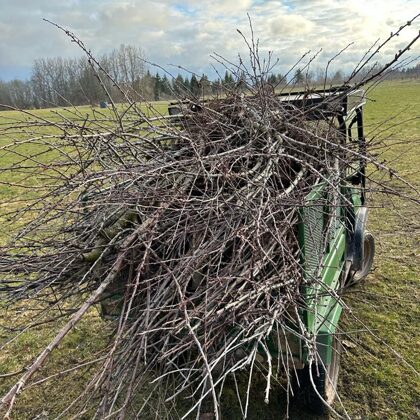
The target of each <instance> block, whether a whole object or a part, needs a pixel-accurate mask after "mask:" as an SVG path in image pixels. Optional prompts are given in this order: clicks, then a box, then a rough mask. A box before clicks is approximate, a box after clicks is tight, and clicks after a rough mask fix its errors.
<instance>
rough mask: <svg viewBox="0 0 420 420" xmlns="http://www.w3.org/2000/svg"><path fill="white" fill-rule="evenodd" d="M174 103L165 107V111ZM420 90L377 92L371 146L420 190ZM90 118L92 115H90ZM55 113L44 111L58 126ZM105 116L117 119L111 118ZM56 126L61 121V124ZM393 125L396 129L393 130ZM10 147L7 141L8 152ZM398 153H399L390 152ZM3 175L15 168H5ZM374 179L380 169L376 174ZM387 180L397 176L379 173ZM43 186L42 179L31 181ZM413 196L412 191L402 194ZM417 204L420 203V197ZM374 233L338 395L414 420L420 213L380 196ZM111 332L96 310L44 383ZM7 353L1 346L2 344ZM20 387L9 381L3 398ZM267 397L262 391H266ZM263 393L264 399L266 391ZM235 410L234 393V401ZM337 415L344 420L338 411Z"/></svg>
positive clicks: (3, 359)
mask: <svg viewBox="0 0 420 420" xmlns="http://www.w3.org/2000/svg"><path fill="white" fill-rule="evenodd" d="M166 105H167V104H165V103H161V104H158V105H157V107H158V109H159V111H160V112H163V110H164V108H165V107H166ZM419 109H420V83H419V82H417V83H416V82H392V83H391V82H386V83H383V84H381V85H380V86H378V87H377V88H375V89H374V90H372V91H371V92H370V93H369V101H368V103H367V105H366V109H365V123H366V134H367V137H368V139H369V140H372V139H373V140H374V139H375V136H376V135H378V136H380V137H382V138H384V139H385V140H384V143H383V145H382V146H381V148H380V149H378V153H382V154H383V155H382V158H383V160H384V162H385V163H386V164H387V165H389V166H392V167H393V168H394V169H396V170H397V171H398V173H399V174H400V175H401V176H402V177H404V178H405V179H406V180H408V181H410V182H411V183H412V184H415V185H416V186H417V188H420V168H419V159H420V116H419ZM79 110H80V112H81V113H87V114H89V113H90V112H92V111H91V110H90V109H89V108H88V107H86V108H84V107H81V108H79ZM51 112H55V111H51V110H44V111H36V113H37V115H41V116H45V117H47V116H48V117H50V116H51V115H52V114H51ZM105 112H110V111H109V110H107V111H105ZM19 118H21V116H20V115H18V114H17V113H14V112H3V113H0V124H2V123H6V122H9V123H10V121H11V120H13V119H19ZM57 118H60V116H59V115H57ZM384 121H387V122H386V123H384ZM5 142H7V139H0V145H1V144H4V143H5ZM388 146H390V147H388ZM0 159H3V160H2V162H1V166H4V165H7V164H9V163H10V162H6V161H4V159H5V155H1V154H0ZM371 170H373V168H371ZM373 176H374V178H375V179H376V180H378V181H380V180H381V182H382V178H383V181H384V182H388V179H387V178H389V177H387V176H385V177H383V176H382V175H381V174H380V173H375V174H374V175H373ZM28 182H36V180H28ZM401 191H402V192H405V193H407V194H410V195H411V196H415V193H414V192H413V191H409V190H408V189H406V190H405V191H403V190H401ZM13 194H14V191H13V190H11V189H10V187H8V186H7V185H0V201H2V200H4V199H5V198H8V197H10V196H12V195H13ZM417 198H418V196H417ZM370 204H372V207H373V208H372V209H371V210H370V220H369V229H370V230H371V231H372V232H373V233H374V235H375V238H376V244H377V257H376V263H375V270H374V272H373V273H372V274H371V275H370V276H369V277H368V278H367V279H366V281H364V282H363V283H362V284H361V285H359V286H357V287H355V288H354V289H352V291H351V292H350V293H348V294H347V297H346V301H347V303H348V304H349V305H350V306H351V307H352V313H351V314H347V315H346V316H345V317H344V318H343V323H342V328H343V330H344V331H346V332H348V335H347V337H346V339H347V341H348V342H354V343H355V344H356V346H347V347H345V349H344V354H343V355H342V365H341V374H340V383H339V393H340V397H341V401H342V404H343V406H344V407H345V409H346V411H347V414H348V415H349V416H350V417H351V418H358V419H415V418H419V417H420V412H419V404H418V403H419V400H418V395H419V391H420V389H419V376H418V373H416V371H418V370H419V368H420V366H419V364H420V358H419V350H418V349H419V340H418V326H419V325H420V313H419V308H418V304H417V302H418V300H419V299H418V298H419V296H418V281H419V271H420V251H419V247H420V239H419V238H420V235H419V234H420V226H419V216H418V215H419V205H418V204H415V203H414V202H412V201H409V200H407V199H400V198H398V197H395V196H394V197H389V196H383V195H380V194H375V195H374V196H373V197H371V201H370ZM2 316H3V318H2V320H1V323H0V325H1V326H0V336H1V341H0V343H2V342H4V341H5V340H7V339H8V338H9V339H10V338H11V337H12V336H14V335H15V334H14V333H13V331H11V330H10V329H11V328H14V327H16V326H17V325H19V324H22V323H24V322H25V318H27V316H28V314H27V313H26V312H25V307H21V308H20V313H19V315H18V316H16V314H15V313H12V312H7V311H4V310H3V311H2ZM58 328H59V325H57V324H52V325H49V324H47V326H39V327H36V328H34V329H32V330H31V331H27V332H24V333H23V334H21V335H19V336H18V337H17V338H16V339H15V340H14V341H13V342H12V343H9V344H7V345H6V346H4V347H3V346H2V347H0V375H2V374H5V373H9V372H11V371H19V370H21V369H22V368H23V367H24V366H26V365H27V364H28V363H29V362H30V361H31V360H32V359H33V357H34V356H35V355H36V354H37V353H38V351H40V350H41V349H42V348H43V346H45V345H46V344H47V343H48V341H49V340H50V339H51V337H53V335H54V332H55V331H57V330H58ZM110 333H111V327H110V326H109V324H107V323H105V322H103V321H102V320H101V319H100V318H99V316H98V314H97V313H96V311H95V310H94V309H93V310H91V312H90V313H89V316H88V317H86V319H85V320H84V321H82V322H81V323H80V324H79V326H78V327H77V328H76V330H75V331H74V332H73V333H72V334H70V335H69V336H68V337H67V338H66V339H65V341H64V342H63V343H62V345H61V346H60V348H59V350H58V351H57V352H55V353H54V354H53V356H52V357H51V359H50V360H49V361H48V363H47V364H46V365H45V366H44V368H43V369H42V370H41V371H40V372H39V373H38V374H37V376H36V378H35V380H39V379H41V378H42V377H46V376H49V375H53V374H55V373H58V372H60V371H62V370H64V369H66V368H67V367H70V366H72V365H74V364H75V363H76V362H82V361H84V360H91V359H94V358H95V354H96V352H97V351H98V350H99V349H100V348H101V347H103V346H104V345H105V344H106V342H107V340H108V338H109V335H110ZM0 345H1V344H0ZM89 377H90V371H89V370H88V369H85V370H83V371H81V372H77V371H76V372H71V373H69V374H67V375H63V376H57V377H53V378H51V379H50V380H48V381H46V382H44V383H43V384H42V385H39V386H36V387H30V388H29V389H27V390H26V391H25V392H23V394H22V395H21V396H20V398H19V400H18V402H17V404H16V410H15V412H14V418H15V419H33V418H36V417H37V416H39V417H37V418H42V419H49V418H54V414H57V413H59V412H60V411H61V410H62V409H64V408H65V407H66V406H67V405H68V404H69V402H70V401H72V399H73V398H74V397H75V396H76V395H77V394H78V393H79V392H80V391H81V390H82V387H83V385H84V384H86V383H87V381H88V379H89ZM15 379H16V378H15V377H13V378H2V377H1V376H0V394H3V393H4V392H5V391H6V390H7V389H8V386H10V384H11V383H13V381H14V380H15ZM261 388H263V385H261ZM273 391H274V392H275V393H277V395H273V397H272V399H271V402H270V404H269V406H266V405H265V404H264V403H263V402H262V395H259V394H260V390H259V387H258V384H257V385H256V389H255V393H253V395H254V399H253V401H252V406H251V410H250V413H251V417H250V418H251V419H254V418H255V419H259V420H269V419H278V418H282V416H283V415H284V413H285V410H284V404H285V397H284V395H282V394H281V390H280V388H279V389H274V390H273ZM261 394H262V391H261ZM226 398H227V401H229V394H228V395H227V397H226ZM336 409H337V411H339V412H341V413H344V411H343V408H342V407H341V405H340V404H339V403H338V404H336ZM290 414H291V418H296V419H299V418H302V419H308V418H310V416H309V414H307V413H302V412H297V411H293V410H292V412H291V413H290ZM84 418H89V415H88V414H86V416H85V417H84ZM224 418H226V419H236V418H237V419H240V416H239V412H238V411H237V410H235V409H234V408H233V407H227V411H226V412H225V417H224Z"/></svg>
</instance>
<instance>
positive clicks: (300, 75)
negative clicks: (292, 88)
mask: <svg viewBox="0 0 420 420" xmlns="http://www.w3.org/2000/svg"><path fill="white" fill-rule="evenodd" d="M293 80H294V82H295V83H296V84H297V85H300V84H302V83H303V82H304V80H305V77H304V75H303V73H302V70H301V69H297V70H296V71H295V75H294V76H293Z"/></svg>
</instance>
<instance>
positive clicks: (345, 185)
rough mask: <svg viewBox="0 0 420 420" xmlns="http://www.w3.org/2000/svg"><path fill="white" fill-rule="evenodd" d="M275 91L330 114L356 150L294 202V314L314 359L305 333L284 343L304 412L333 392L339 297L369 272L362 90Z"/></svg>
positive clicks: (319, 114)
mask: <svg viewBox="0 0 420 420" xmlns="http://www.w3.org/2000/svg"><path fill="white" fill-rule="evenodd" d="M280 98H281V100H282V101H285V102H287V103H288V104H291V105H293V106H295V107H300V108H303V109H308V112H309V113H310V114H311V115H310V118H313V119H331V118H332V119H333V120H335V122H336V124H337V127H338V129H339V131H340V132H341V133H342V139H343V143H347V144H348V145H349V146H351V148H352V150H355V152H356V153H357V154H358V156H359V157H360V158H359V159H358V160H359V163H358V164H357V166H356V167H354V166H353V167H349V165H346V164H344V165H340V163H339V162H337V171H338V172H340V171H345V173H339V174H338V175H339V176H338V179H339V182H334V180H332V179H331V180H324V181H323V182H320V183H319V184H318V185H316V186H315V187H314V188H313V190H312V191H311V192H310V193H309V194H308V195H307V197H306V200H305V205H304V206H302V208H301V209H300V222H299V242H300V249H301V265H302V268H303V270H304V279H305V280H304V283H303V285H302V289H303V290H302V295H303V296H304V299H305V305H304V309H302V311H301V313H300V317H301V321H302V322H303V323H304V325H305V329H306V331H307V332H308V333H309V335H310V337H313V339H314V340H315V346H314V347H315V348H316V352H315V354H316V355H317V356H316V362H315V363H313V362H312V363H308V362H309V361H310V360H311V355H310V354H309V350H310V349H308V348H307V346H306V345H305V344H304V343H305V342H306V340H305V341H304V340H300V339H299V337H298V336H297V335H295V334H293V332H291V334H290V336H289V337H288V340H287V341H288V349H289V354H290V348H291V347H290V343H293V344H294V346H293V351H294V354H293V358H294V362H295V366H297V367H300V369H298V370H297V371H296V372H297V375H296V376H297V377H295V383H296V386H294V393H295V394H296V395H295V397H296V398H297V399H298V400H299V402H300V403H303V404H304V405H305V406H306V407H307V408H308V409H309V410H310V411H312V412H314V413H316V414H324V413H326V412H327V411H328V410H329V407H330V406H331V404H332V403H333V402H334V398H335V396H336V388H337V381H338V373H339V363H340V350H341V341H340V339H339V336H340V334H339V329H338V324H339V322H340V316H341V313H342V310H343V305H342V301H341V296H342V294H343V291H345V290H346V288H347V287H348V286H350V285H353V284H354V283H356V282H357V281H359V280H361V279H362V278H364V277H365V276H366V275H367V274H368V273H369V271H370V269H371V267H372V263H373V257H374V252H375V244H374V238H373V236H372V235H371V234H370V233H369V232H367V231H366V229H365V227H366V220H367V207H366V203H365V167H366V160H365V158H364V157H365V153H366V142H365V137H364V130H363V105H364V104H365V97H364V92H363V91H362V90H352V89H351V87H344V88H340V89H331V90H328V91H325V90H323V91H315V92H313V93H309V94H308V93H304V92H302V93H295V94H293V95H281V96H280ZM326 216H328V217H326ZM275 342H277V343H278V342H279V340H278V339H277V340H275V339H273V340H272V343H273V346H272V348H271V350H272V351H273V352H274V353H276V354H278V352H279V349H278V348H276V346H275V345H274V343H275ZM277 347H278V345H277ZM280 351H282V352H285V349H280ZM312 351H313V349H312ZM312 360H313V358H312Z"/></svg>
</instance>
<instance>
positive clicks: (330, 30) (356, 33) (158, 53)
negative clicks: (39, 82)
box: [0, 0, 420, 78]
mask: <svg viewBox="0 0 420 420" xmlns="http://www.w3.org/2000/svg"><path fill="white" fill-rule="evenodd" d="M0 10H1V15H0V36H1V39H2V42H1V43H0V60H1V61H0V78H2V77H3V78H4V77H13V69H15V70H14V71H15V73H16V75H21V74H26V75H27V74H28V70H27V69H29V68H30V66H31V64H32V61H33V59H34V58H37V57H41V56H56V55H61V56H75V55H79V54H80V52H79V51H78V50H77V48H75V46H74V44H72V43H71V42H69V40H68V39H67V38H66V37H65V35H64V34H63V33H61V32H59V31H57V30H56V29H54V28H53V27H51V26H49V25H48V24H46V23H45V22H43V21H42V17H47V18H49V19H51V20H53V21H56V22H58V23H60V24H62V25H63V26H65V27H68V28H70V29H71V30H72V31H74V32H75V33H76V34H77V35H78V36H79V37H80V38H81V39H82V40H83V41H84V42H85V44H86V45H88V47H89V48H91V49H92V51H94V52H96V53H102V52H105V51H107V50H110V49H112V48H114V47H117V46H118V45H119V44H121V43H126V44H134V45H137V46H140V47H142V48H143V49H144V50H145V51H146V53H147V55H148V57H149V58H150V60H151V61H154V62H158V63H160V64H162V65H166V64H167V63H173V64H180V65H183V66H185V67H188V68H190V69H191V70H193V71H196V72H199V73H200V72H202V71H209V69H210V65H209V63H210V62H211V60H210V59H209V55H210V54H211V53H213V52H214V51H216V52H218V53H220V54H221V55H223V56H225V57H227V58H228V59H235V57H236V55H237V53H238V52H241V53H242V54H245V55H246V49H245V44H244V42H243V40H242V39H241V37H240V36H239V34H238V33H237V32H236V28H239V29H241V31H243V32H244V33H246V34H248V36H249V27H248V17H247V13H248V12H249V14H250V16H251V18H252V21H253V27H254V31H255V34H256V36H258V37H259V38H260V44H261V50H262V51H267V50H274V52H275V54H276V55H277V56H278V57H279V58H280V60H281V62H282V63H283V66H281V67H279V71H282V72H283V71H285V70H286V68H288V67H289V66H290V65H291V64H293V63H294V62H295V61H296V60H297V59H299V57H300V56H301V54H303V53H304V52H305V51H308V50H312V51H317V50H318V49H320V48H322V49H323V50H324V53H323V54H321V55H320V57H319V65H320V66H322V65H324V64H325V62H326V60H327V59H328V58H330V57H331V56H332V55H334V54H335V53H336V52H337V51H339V50H340V49H342V48H343V47H344V46H346V45H347V44H348V43H350V42H352V41H354V42H355V44H354V45H353V46H352V48H351V50H349V51H348V52H346V53H345V54H343V55H342V56H341V57H339V58H338V59H337V62H336V65H337V66H343V67H346V66H347V68H348V67H349V66H351V65H352V64H354V63H355V62H357V61H358V59H359V58H360V57H361V56H362V54H363V52H364V51H365V50H366V48H368V47H369V46H370V45H371V44H372V43H373V42H374V41H375V40H376V39H377V38H379V37H381V38H382V39H384V38H385V37H387V36H388V35H389V33H390V31H391V30H395V29H396V27H398V26H399V25H400V24H402V23H404V22H405V21H406V20H407V19H409V18H411V17H413V16H414V15H415V14H416V12H417V11H418V3H417V1H413V0H405V1H404V0H394V1H387V2H384V1H379V0H369V1H367V0H346V1H342V0H311V1H308V0H287V1H286V0H283V1H281V0H267V1H265V0H127V1H117V0H101V1H97V0H83V1H77V0H73V1H64V0H55V1H54V2H52V1H50V0H39V1H36V2H35V1H32V0H27V1H25V0H14V1H13V2H9V1H6V0H0ZM419 20H420V19H419ZM390 25H392V26H390ZM418 29H419V24H416V25H413V27H412V28H411V29H410V31H407V35H402V36H401V37H399V39H398V42H395V43H393V44H390V45H389V46H388V48H387V51H386V54H383V55H382V56H381V57H378V58H380V59H383V60H384V61H385V60H386V59H387V58H389V57H391V56H393V54H394V53H395V50H396V49H398V48H397V44H399V43H404V42H406V41H407V39H408V38H409V36H413V34H415V33H416V31H418ZM419 53H420V49H419V46H417V47H416V48H415V49H414V50H413V52H412V54H413V55H415V54H419ZM25 69H26V70H25ZM175 71H176V70H175ZM25 72H26V73H25Z"/></svg>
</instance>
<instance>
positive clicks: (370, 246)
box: [348, 232, 375, 286]
mask: <svg viewBox="0 0 420 420" xmlns="http://www.w3.org/2000/svg"><path fill="white" fill-rule="evenodd" d="M362 252H363V254H362V255H363V260H362V264H361V267H360V268H359V270H357V271H352V272H351V273H350V276H349V281H348V285H349V286H351V285H354V284H356V283H358V282H359V281H360V280H363V279H364V278H365V277H366V276H367V275H368V274H369V273H370V271H371V269H372V265H373V259H374V257H375V238H374V237H373V235H372V234H371V233H370V232H365V234H364V238H363V251H362Z"/></svg>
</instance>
